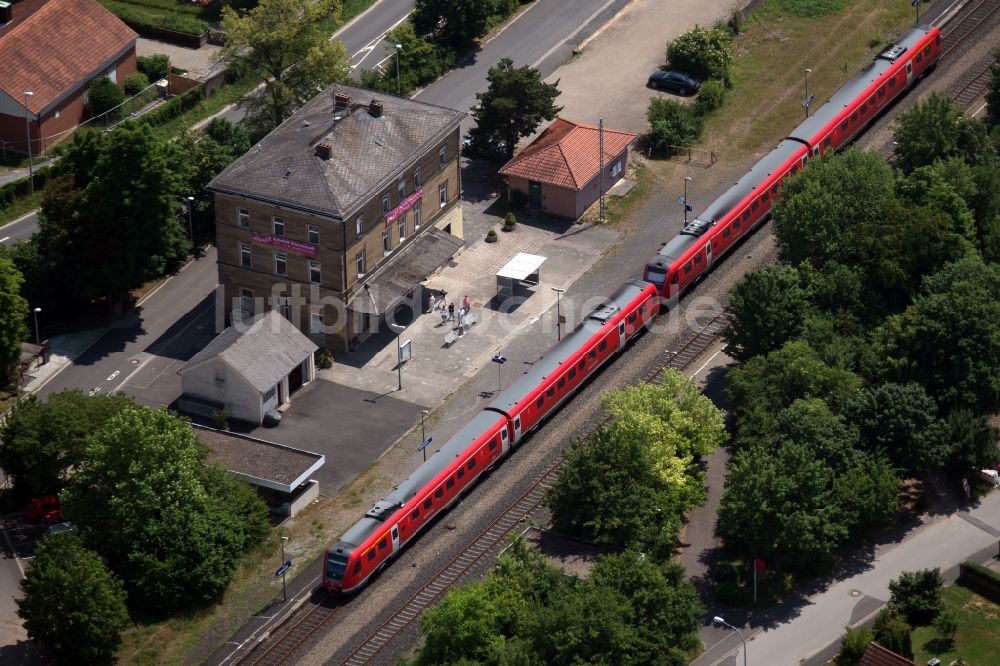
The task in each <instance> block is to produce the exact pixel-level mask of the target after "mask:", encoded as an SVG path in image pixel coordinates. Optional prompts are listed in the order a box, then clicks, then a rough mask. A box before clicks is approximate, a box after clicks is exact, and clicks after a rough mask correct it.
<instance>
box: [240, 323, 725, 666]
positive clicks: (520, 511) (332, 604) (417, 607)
mask: <svg viewBox="0 0 1000 666" xmlns="http://www.w3.org/2000/svg"><path fill="white" fill-rule="evenodd" d="M726 322H727V320H726V317H725V315H724V314H723V313H720V314H717V315H715V316H714V317H713V318H712V319H711V320H709V321H708V322H707V323H706V324H705V325H704V326H703V327H702V328H701V329H700V330H698V331H697V332H695V333H694V334H693V335H690V336H689V337H688V338H687V339H686V340H685V341H684V342H683V343H682V344H681V345H680V346H679V347H678V348H677V349H676V350H674V351H672V352H671V353H669V354H668V355H667V357H666V359H665V361H664V362H663V363H662V364H660V365H659V366H658V367H656V368H655V369H654V370H653V371H652V372H651V373H650V374H649V375H648V376H647V377H646V379H645V381H646V382H656V381H658V378H659V377H660V374H661V372H662V371H663V370H664V369H665V368H673V369H677V370H683V369H685V368H687V367H688V366H689V365H691V363H693V362H694V360H695V359H696V358H698V357H699V356H701V355H702V353H704V352H705V351H706V350H707V349H708V348H709V347H711V346H712V345H713V344H715V343H716V342H717V341H718V340H719V335H720V334H721V332H722V331H723V330H724V329H725V326H726ZM560 464H561V461H557V462H556V463H554V464H552V465H550V466H549V467H548V469H546V470H545V471H544V472H542V473H541V474H540V475H539V476H538V477H537V478H536V479H535V480H534V481H533V482H532V484H531V485H530V486H529V488H528V489H527V490H526V491H525V492H524V493H523V494H522V495H521V496H520V497H519V498H518V499H517V500H516V501H515V502H514V503H513V504H511V505H510V506H509V507H507V508H506V509H505V510H504V511H503V512H502V513H501V514H500V516H499V517H497V519H496V520H494V521H493V523H491V524H490V525H489V526H488V527H487V528H486V529H485V530H483V531H482V532H481V533H480V534H479V535H478V536H476V537H475V538H474V539H473V540H472V541H470V542H469V544H468V545H467V546H466V547H465V548H464V549H463V550H462V551H461V552H460V553H459V554H458V555H457V556H456V557H454V558H453V559H452V560H451V561H450V562H448V563H447V564H446V565H445V566H443V567H442V568H441V569H440V570H439V571H438V572H437V573H436V574H434V575H433V576H432V577H431V578H430V579H429V580H428V582H427V583H426V584H424V585H423V587H422V588H421V589H420V590H418V591H417V592H416V593H415V594H414V595H412V596H411V597H410V598H409V599H408V600H407V601H406V602H405V603H403V604H402V605H401V606H400V607H399V608H398V609H397V610H396V611H395V612H394V613H393V615H391V616H390V617H389V618H388V619H387V620H385V621H384V622H383V623H382V624H381V625H379V626H378V628H377V629H375V631H374V632H372V633H371V635H369V636H368V637H367V638H366V639H365V640H364V641H362V643H361V644H360V645H358V646H357V647H355V648H354V649H353V650H352V651H351V653H350V654H349V655H348V656H347V657H346V659H344V661H343V662H342V663H343V664H350V665H352V666H355V665H360V664H366V663H369V662H370V661H371V660H372V659H373V658H374V657H375V655H377V654H378V653H379V652H380V651H381V650H382V649H383V648H384V647H385V646H386V645H388V644H389V643H390V642H391V641H392V640H393V639H394V638H395V637H396V636H397V635H399V634H400V633H401V632H402V631H403V630H404V629H406V628H407V627H408V626H409V625H410V624H412V623H413V621H414V620H416V619H417V618H418V617H419V616H420V614H421V612H423V610H424V609H426V608H427V607H429V606H430V605H431V604H433V603H434V602H436V601H437V600H438V599H440V598H441V596H442V595H444V593H445V592H447V591H448V589H450V588H451V587H452V585H454V584H455V583H456V582H457V581H459V580H460V579H461V578H462V577H463V576H464V575H465V574H466V573H467V572H469V570H470V569H472V568H473V567H475V566H476V565H477V564H479V563H481V562H482V561H483V560H484V559H485V558H487V557H492V556H493V554H494V553H496V552H497V551H498V550H499V549H500V548H502V547H503V546H504V545H505V544H506V542H507V539H508V537H509V536H510V535H511V534H512V533H513V532H514V531H515V529H516V528H517V527H518V525H521V524H523V523H525V522H526V521H528V520H529V519H532V518H533V517H534V516H535V514H536V512H537V511H539V509H540V508H541V505H542V501H543V500H544V499H545V493H546V490H547V489H548V488H549V487H550V486H551V485H552V483H553V482H554V480H555V476H556V474H557V473H558V470H559V465H560ZM317 596H318V597H319V598H318V599H317V600H316V603H315V605H314V606H313V608H312V609H310V610H309V611H308V612H307V613H304V614H303V615H302V616H301V617H299V618H297V619H296V620H294V621H293V623H292V624H291V625H290V626H289V628H288V629H287V630H286V631H285V632H284V633H283V634H282V635H281V636H280V637H278V638H276V639H275V640H274V641H272V642H270V643H269V644H266V645H262V646H261V647H260V648H258V650H259V651H260V652H259V654H253V653H251V655H249V661H248V663H251V664H255V665H256V664H262V665H263V664H281V663H286V661H287V660H289V658H290V657H292V655H293V654H294V653H295V652H296V651H297V650H298V648H299V646H301V645H303V644H304V643H305V642H306V641H307V640H309V638H310V637H312V636H313V635H314V634H316V632H317V631H319V629H320V628H322V627H323V626H325V625H326V624H328V623H329V621H330V620H331V619H333V618H334V617H335V616H336V615H338V614H339V611H340V610H341V608H342V607H343V606H344V605H345V603H346V602H347V599H343V600H341V599H338V598H336V597H333V596H332V595H329V594H327V593H326V592H325V591H323V592H317Z"/></svg>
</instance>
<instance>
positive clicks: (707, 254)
mask: <svg viewBox="0 0 1000 666" xmlns="http://www.w3.org/2000/svg"><path fill="white" fill-rule="evenodd" d="M705 258H706V259H707V265H706V266H705V271H706V272H707V271H710V270H712V241H708V243H706V244H705Z"/></svg>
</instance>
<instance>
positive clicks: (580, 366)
mask: <svg viewBox="0 0 1000 666" xmlns="http://www.w3.org/2000/svg"><path fill="white" fill-rule="evenodd" d="M586 366H587V359H585V358H581V359H580V362H579V363H577V364H576V367H578V368H580V369H581V370H583V369H584V368H585V367H586Z"/></svg>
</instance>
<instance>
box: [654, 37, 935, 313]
mask: <svg viewBox="0 0 1000 666" xmlns="http://www.w3.org/2000/svg"><path fill="white" fill-rule="evenodd" d="M940 56H941V31H940V30H938V29H937V28H934V27H930V26H916V27H914V28H911V29H910V30H908V31H907V32H906V34H905V35H903V36H902V37H901V38H900V39H899V40H898V41H897V42H896V43H894V44H891V45H890V46H888V47H886V48H885V49H884V50H883V51H882V52H881V53H879V54H878V56H876V57H875V60H874V61H873V62H872V63H871V64H870V65H869V66H868V67H866V68H865V69H863V70H862V71H861V72H860V73H859V74H858V75H857V76H855V77H854V78H853V79H851V80H850V81H848V82H847V83H846V84H845V85H844V86H843V87H842V88H841V89H840V90H838V91H837V92H836V93H835V94H834V95H833V97H831V98H830V99H829V100H828V101H827V102H826V103H825V104H824V105H823V106H821V107H819V108H818V109H817V110H816V112H815V113H814V114H813V115H812V116H811V117H809V118H807V119H806V120H805V122H803V123H802V124H801V125H799V126H798V127H796V128H795V130H794V131H792V133H791V134H789V135H788V136H787V137H786V138H785V139H784V140H783V141H781V143H779V144H778V146H777V147H776V148H775V149H774V150H772V151H771V152H770V153H768V154H767V155H765V156H764V157H763V159H761V160H760V161H759V162H757V164H755V165H754V166H753V168H752V169H750V171H748V172H747V173H746V174H745V175H744V176H743V177H742V178H740V179H739V180H738V181H737V182H736V184H735V185H733V186H732V187H731V188H729V189H728V190H727V191H726V192H725V193H723V195H722V196H720V197H719V198H718V199H716V200H715V201H714V202H712V204H711V205H709V207H708V208H706V209H705V210H704V211H702V212H701V213H700V214H699V215H698V216H697V217H696V218H695V219H694V220H693V221H692V222H691V223H690V224H688V225H687V226H686V227H684V229H682V230H681V232H680V233H679V234H678V235H677V236H675V237H674V238H673V239H671V240H670V241H669V242H668V243H666V244H665V245H664V246H663V248H661V249H660V251H659V252H658V253H657V254H656V256H655V257H653V259H651V260H650V261H649V263H647V264H646V270H645V273H644V278H645V279H646V280H648V281H649V282H652V283H653V284H655V285H656V286H657V287H658V288H659V292H660V296H661V298H662V299H663V302H664V303H665V304H666V305H667V307H673V306H674V305H676V304H677V301H678V300H679V299H680V297H681V295H682V294H683V293H684V292H686V291H687V290H688V289H690V288H691V287H692V286H693V285H694V284H695V283H696V282H697V281H698V280H699V279H701V278H702V277H704V276H705V275H706V274H707V273H708V271H709V270H711V268H712V266H713V265H714V264H715V263H717V262H718V261H719V260H720V259H721V258H722V256H723V255H724V254H725V253H726V252H728V251H729V250H730V249H731V248H732V247H733V246H734V245H735V244H736V242H737V241H738V240H740V238H742V237H744V236H745V235H747V234H748V233H749V232H750V231H751V230H752V229H753V228H754V227H756V226H757V225H759V224H760V223H761V222H763V221H764V220H765V219H767V216H768V214H769V213H770V212H771V205H772V204H773V203H774V200H775V199H777V198H778V196H779V190H780V186H781V182H782V180H784V179H785V178H788V177H789V176H792V175H794V174H795V173H797V172H798V170H799V169H801V168H802V167H803V166H805V163H806V160H807V159H811V158H813V157H821V156H823V155H825V154H826V153H827V152H828V151H835V150H839V149H841V148H843V147H844V146H845V145H847V144H848V143H849V142H850V141H852V140H853V139H854V138H855V137H857V136H858V135H859V134H861V133H862V132H863V131H864V130H865V129H866V128H867V127H868V125H869V124H871V123H872V121H874V120H875V118H876V117H877V116H878V114H879V113H880V112H881V111H882V110H884V109H885V108H886V107H887V106H888V105H889V104H891V103H892V102H893V100H895V99H896V98H898V97H900V96H901V95H902V94H903V93H904V92H906V90H907V89H909V88H910V87H911V86H912V85H913V84H914V82H915V81H916V80H917V79H918V78H920V77H921V76H923V75H924V74H926V73H927V72H928V70H930V69H931V68H932V67H933V66H934V65H935V64H936V63H937V61H938V58H939V57H940Z"/></svg>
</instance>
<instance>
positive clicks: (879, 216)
mask: <svg viewBox="0 0 1000 666" xmlns="http://www.w3.org/2000/svg"><path fill="white" fill-rule="evenodd" d="M894 204H895V196H894V193H893V175H892V171H891V170H890V168H889V167H888V166H887V165H886V163H885V162H884V161H883V160H882V158H880V157H879V156H878V155H876V154H874V153H868V152H863V151H860V150H857V149H853V148H852V149H849V150H847V151H845V152H844V153H842V154H840V155H834V156H833V157H829V158H826V159H823V160H811V161H810V162H809V163H808V164H807V165H806V167H805V169H804V170H803V171H802V172H801V173H799V174H798V175H796V176H795V177H793V178H791V179H788V180H786V181H785V183H784V185H783V186H782V191H781V198H780V199H778V200H777V201H776V202H775V203H774V232H775V235H776V236H777V237H778V244H779V251H780V256H781V258H782V259H783V260H785V261H787V262H789V263H791V264H793V265H797V264H799V263H801V262H803V261H806V260H809V261H811V262H812V263H813V265H814V266H816V267H817V268H820V269H822V267H823V266H824V264H825V263H826V262H828V261H830V260H839V259H842V255H843V254H844V253H845V250H846V251H848V252H850V251H851V249H852V248H851V247H850V245H849V244H845V243H844V238H843V236H844V232H845V231H846V230H847V229H850V228H851V227H854V226H855V225H859V224H865V223H875V222H879V221H881V220H884V219H886V218H888V217H889V214H890V212H891V211H892V209H893V206H894ZM845 263H849V262H845Z"/></svg>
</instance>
